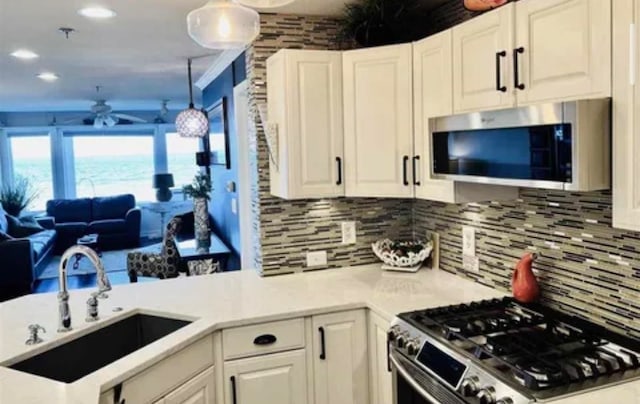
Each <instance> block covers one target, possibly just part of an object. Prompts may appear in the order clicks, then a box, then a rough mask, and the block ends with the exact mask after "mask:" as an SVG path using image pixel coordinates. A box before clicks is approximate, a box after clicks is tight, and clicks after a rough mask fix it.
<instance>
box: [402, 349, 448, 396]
mask: <svg viewBox="0 0 640 404" xmlns="http://www.w3.org/2000/svg"><path fill="white" fill-rule="evenodd" d="M389 359H390V360H391V366H392V367H393V369H395V371H396V372H398V374H400V376H402V378H403V379H404V380H405V381H406V382H407V383H409V385H410V386H411V387H412V388H413V389H414V390H415V391H416V393H418V394H420V395H421V396H422V398H424V399H425V400H427V402H429V403H433V404H442V402H441V401H438V400H437V399H436V398H435V397H433V396H432V395H431V394H429V393H427V392H426V391H425V389H424V388H422V386H420V385H419V384H418V382H416V381H415V380H413V378H412V377H411V375H410V374H409V372H408V371H407V370H406V369H405V368H404V367H403V366H402V365H401V364H400V362H398V360H397V359H396V358H395V357H394V355H393V353H391V355H389Z"/></svg>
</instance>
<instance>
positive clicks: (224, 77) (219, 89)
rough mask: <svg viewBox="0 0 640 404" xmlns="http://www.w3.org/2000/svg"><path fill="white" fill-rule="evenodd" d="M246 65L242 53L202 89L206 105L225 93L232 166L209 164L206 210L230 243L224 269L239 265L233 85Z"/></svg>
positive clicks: (220, 233) (219, 233)
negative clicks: (231, 187) (209, 192)
mask: <svg viewBox="0 0 640 404" xmlns="http://www.w3.org/2000/svg"><path fill="white" fill-rule="evenodd" d="M246 74H247V69H246V64H245V55H244V53H243V54H242V55H240V56H239V57H238V58H237V59H236V60H235V61H234V62H233V63H232V64H231V65H230V66H229V67H227V68H226V69H225V70H224V71H223V72H222V74H220V76H218V77H217V78H216V79H215V80H214V81H213V82H212V83H211V84H209V85H208V86H207V88H205V89H204V91H203V92H202V103H203V106H204V107H205V108H208V107H209V106H211V105H213V104H216V103H218V102H219V101H220V100H221V99H222V97H227V108H228V109H227V118H228V120H229V122H228V127H229V154H230V155H229V158H230V161H231V168H230V169H227V168H226V167H224V166H220V165H212V166H211V181H212V185H213V195H212V198H211V202H210V204H209V213H210V214H211V216H213V220H214V222H215V223H214V229H215V231H216V234H218V236H219V237H220V238H221V239H222V240H223V241H224V242H225V244H227V245H228V246H229V248H230V249H231V250H232V251H233V255H232V257H231V259H230V260H229V263H228V264H227V270H238V269H240V251H241V248H240V242H241V241H240V240H241V238H240V219H239V217H238V215H237V214H234V213H233V212H232V211H231V203H232V200H233V199H235V200H236V204H237V203H238V192H237V188H238V187H237V182H238V136H237V134H236V121H235V116H234V108H235V104H234V99H233V88H234V87H235V86H236V85H238V84H240V83H241V82H243V81H244V80H245V79H246ZM231 181H232V182H234V183H235V184H236V189H235V191H234V192H229V191H227V184H228V183H229V182H231Z"/></svg>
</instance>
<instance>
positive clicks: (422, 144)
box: [412, 30, 455, 202]
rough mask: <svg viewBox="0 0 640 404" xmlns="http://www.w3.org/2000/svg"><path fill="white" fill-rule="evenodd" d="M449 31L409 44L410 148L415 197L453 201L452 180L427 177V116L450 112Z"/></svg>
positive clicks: (428, 157) (428, 128)
mask: <svg viewBox="0 0 640 404" xmlns="http://www.w3.org/2000/svg"><path fill="white" fill-rule="evenodd" d="M451 41H452V31H451V30H448V31H444V32H442V33H440V34H437V35H434V36H431V37H428V38H426V39H423V40H422V41H419V42H415V43H414V44H413V96H414V100H413V106H414V128H415V129H414V148H415V151H414V153H415V156H414V160H413V161H412V164H414V165H415V172H416V178H415V179H414V184H415V194H416V197H417V198H420V199H428V200H434V201H442V202H454V195H455V190H454V187H455V185H454V182H453V181H447V180H437V179H431V166H432V163H431V139H430V136H431V131H430V127H429V119H431V118H434V117H438V116H446V115H451V114H453V100H452V89H453V77H452V70H451V62H452V60H451V59H452V56H451V46H452V43H451Z"/></svg>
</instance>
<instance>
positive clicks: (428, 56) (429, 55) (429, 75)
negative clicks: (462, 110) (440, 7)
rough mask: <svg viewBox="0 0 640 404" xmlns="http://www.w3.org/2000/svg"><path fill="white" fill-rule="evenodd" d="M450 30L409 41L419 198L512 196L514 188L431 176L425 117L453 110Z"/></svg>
mask: <svg viewBox="0 0 640 404" xmlns="http://www.w3.org/2000/svg"><path fill="white" fill-rule="evenodd" d="M451 48H452V31H451V30H447V31H444V32H441V33H439V34H436V35H433V36H430V37H428V38H426V39H423V40H421V41H418V42H414V44H413V96H414V100H413V107H414V114H413V115H414V149H415V150H414V153H415V155H414V156H413V158H412V176H413V184H414V187H415V196H416V198H419V199H426V200H431V201H440V202H448V203H465V202H481V201H488V200H504V199H515V198H517V197H518V189H517V188H513V187H501V186H495V185H478V184H467V183H462V182H453V181H450V180H441V179H432V178H431V166H432V160H431V128H430V125H429V119H431V118H434V117H439V116H446V115H451V114H453V100H452V87H453V77H452V70H451V58H452V55H451Z"/></svg>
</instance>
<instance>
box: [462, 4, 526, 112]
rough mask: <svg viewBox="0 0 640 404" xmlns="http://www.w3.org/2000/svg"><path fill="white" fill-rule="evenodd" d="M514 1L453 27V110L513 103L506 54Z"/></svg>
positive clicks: (511, 45)
mask: <svg viewBox="0 0 640 404" xmlns="http://www.w3.org/2000/svg"><path fill="white" fill-rule="evenodd" d="M514 9H515V5H514V4H508V5H506V6H502V7H500V8H499V9H497V10H494V11H492V12H490V13H487V14H484V15H482V16H480V17H477V18H474V19H472V20H470V21H467V22H465V23H463V24H460V25H457V26H455V27H453V105H454V111H455V112H456V113H462V112H468V111H474V110H482V109H484V110H487V109H500V108H508V107H512V106H514V105H515V97H514V91H513V85H512V84H511V82H512V77H513V75H512V71H511V63H510V59H509V56H510V55H511V50H512V49H513V31H514V30H513V19H514Z"/></svg>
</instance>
